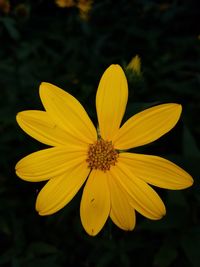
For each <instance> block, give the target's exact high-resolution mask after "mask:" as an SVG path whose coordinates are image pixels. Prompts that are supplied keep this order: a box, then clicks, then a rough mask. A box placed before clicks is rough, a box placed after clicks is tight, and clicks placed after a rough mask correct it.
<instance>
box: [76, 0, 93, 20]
mask: <svg viewBox="0 0 200 267" xmlns="http://www.w3.org/2000/svg"><path fill="white" fill-rule="evenodd" d="M92 4H93V1H92V0H79V1H78V3H77V7H78V9H79V12H80V17H81V19H83V20H87V19H88V18H89V12H90V10H91V9H92Z"/></svg>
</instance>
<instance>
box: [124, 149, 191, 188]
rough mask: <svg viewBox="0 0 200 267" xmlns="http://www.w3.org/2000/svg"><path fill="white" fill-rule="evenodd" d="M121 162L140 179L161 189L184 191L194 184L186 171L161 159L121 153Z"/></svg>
mask: <svg viewBox="0 0 200 267" xmlns="http://www.w3.org/2000/svg"><path fill="white" fill-rule="evenodd" d="M120 161H121V162H123V163H124V164H125V165H126V166H127V168H129V170H130V171H131V172H132V173H133V174H134V175H135V176H137V177H138V178H140V179H142V180H143V181H145V182H147V183H149V184H152V185H155V186H159V187H161V188H167V189H183V188H187V187H189V186H191V185H192V184H193V179H192V177H191V176H190V175H189V174H188V173H187V172H186V171H184V170H183V169H181V168H180V167H179V166H177V165H176V164H174V163H172V162H171V161H169V160H166V159H164V158H161V157H157V156H151V155H141V154H134V153H120Z"/></svg>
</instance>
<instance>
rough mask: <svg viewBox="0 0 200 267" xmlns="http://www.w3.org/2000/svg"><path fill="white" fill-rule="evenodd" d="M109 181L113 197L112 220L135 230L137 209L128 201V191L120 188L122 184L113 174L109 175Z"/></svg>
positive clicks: (124, 228) (124, 227)
mask: <svg viewBox="0 0 200 267" xmlns="http://www.w3.org/2000/svg"><path fill="white" fill-rule="evenodd" d="M108 174H109V173H108ZM108 182H109V188H110V198H111V210H110V217H111V219H112V221H113V222H114V223H115V224H116V225H117V226H118V227H119V228H121V229H123V230H126V231H128V230H129V231H130V230H133V229H134V227H135V211H134V209H133V208H132V207H131V205H130V204H129V202H128V198H127V196H126V194H127V193H126V192H124V191H123V189H122V188H120V185H119V184H118V183H117V181H116V180H115V178H114V177H112V176H111V175H109V177H108Z"/></svg>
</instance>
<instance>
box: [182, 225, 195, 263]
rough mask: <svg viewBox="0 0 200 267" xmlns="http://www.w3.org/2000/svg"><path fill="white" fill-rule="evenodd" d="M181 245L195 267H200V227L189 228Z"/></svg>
mask: <svg viewBox="0 0 200 267" xmlns="http://www.w3.org/2000/svg"><path fill="white" fill-rule="evenodd" d="M181 246H182V248H183V250H184V252H185V255H186V256H187V258H188V260H189V261H190V262H191V263H192V266H193V267H199V263H200V253H199V248H200V227H199V226H198V227H195V228H191V229H189V230H188V231H187V232H185V233H184V234H183V236H182V239H181Z"/></svg>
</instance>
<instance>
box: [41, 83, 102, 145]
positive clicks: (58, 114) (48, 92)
mask: <svg viewBox="0 0 200 267" xmlns="http://www.w3.org/2000/svg"><path fill="white" fill-rule="evenodd" d="M40 98H41V100H42V103H43V105H44V107H45V109H46V111H47V113H48V114H49V116H50V117H51V118H52V120H53V121H54V123H55V124H56V125H58V126H60V127H61V128H63V130H65V131H66V132H67V133H69V134H71V135H73V136H74V137H76V138H77V139H79V140H80V141H82V142H86V143H93V142H94V141H95V140H96V138H97V133H96V129H95V127H94V125H93V124H92V122H91V120H90V118H89V117H88V115H87V113H86V111H85V109H84V108H83V107H82V105H81V104H80V103H79V101H78V100H77V99H76V98H74V97H73V96H72V95H70V94H68V93H67V92H65V91H64V90H62V89H60V88H58V87H57V86H55V85H52V84H50V83H42V84H41V85H40Z"/></svg>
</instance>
